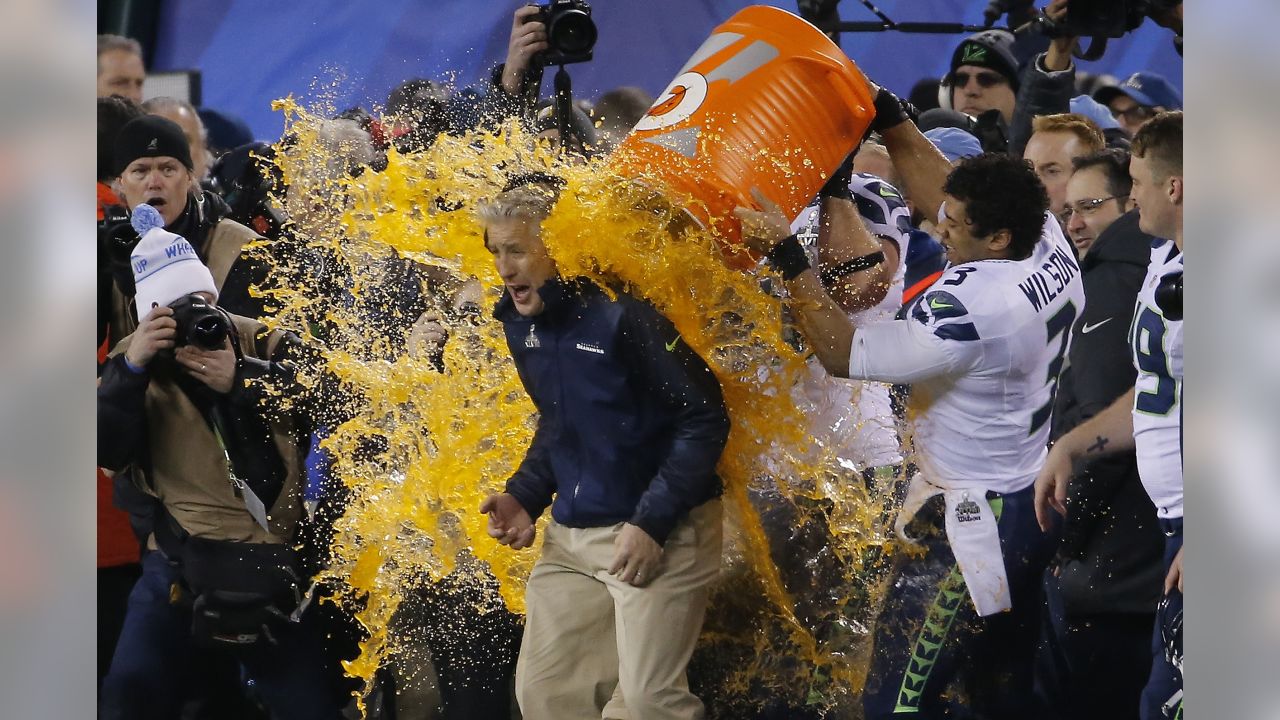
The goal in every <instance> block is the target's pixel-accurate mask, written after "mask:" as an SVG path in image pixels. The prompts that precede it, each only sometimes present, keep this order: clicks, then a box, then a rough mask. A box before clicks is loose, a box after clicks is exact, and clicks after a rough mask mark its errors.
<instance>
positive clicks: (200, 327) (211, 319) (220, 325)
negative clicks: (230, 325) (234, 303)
mask: <svg viewBox="0 0 1280 720" xmlns="http://www.w3.org/2000/svg"><path fill="white" fill-rule="evenodd" d="M226 339H227V321H226V320H225V319H223V317H222V316H221V315H217V314H212V315H205V316H204V317H202V318H200V319H198V320H196V321H195V322H194V323H192V325H191V344H192V345H197V346H199V347H202V348H204V349H206V350H217V349H219V348H221V347H222V342H223V341H224V340H226Z"/></svg>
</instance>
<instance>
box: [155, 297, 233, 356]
mask: <svg viewBox="0 0 1280 720" xmlns="http://www.w3.org/2000/svg"><path fill="white" fill-rule="evenodd" d="M169 307H171V308H173V320H174V322H176V323H177V324H178V331H177V336H176V337H175V339H174V346H175V347H182V346H183V345H195V346H196V347H198V348H202V349H205V350H220V349H222V344H223V342H225V341H226V339H227V334H228V333H230V332H231V323H230V321H228V320H227V318H226V316H225V315H223V314H222V311H220V310H218V309H217V308H216V307H214V306H212V305H210V304H209V303H207V302H205V299H204V298H202V297H200V296H199V295H196V294H194V293H193V294H191V295H186V296H183V297H180V298H178V299H177V300H174V301H173V302H171V303H169Z"/></svg>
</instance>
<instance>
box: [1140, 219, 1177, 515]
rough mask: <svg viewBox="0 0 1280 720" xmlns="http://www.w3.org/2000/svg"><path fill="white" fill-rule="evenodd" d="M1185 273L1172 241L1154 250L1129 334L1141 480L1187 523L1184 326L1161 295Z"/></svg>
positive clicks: (1162, 507)
mask: <svg viewBox="0 0 1280 720" xmlns="http://www.w3.org/2000/svg"><path fill="white" fill-rule="evenodd" d="M1180 272H1182V253H1181V252H1179V251H1178V248H1177V246H1176V245H1174V243H1173V242H1172V241H1163V242H1161V243H1160V244H1159V245H1156V246H1155V247H1153V248H1152V249H1151V264H1150V265H1148V266H1147V277H1146V279H1145V280H1144V281H1143V283H1142V289H1141V290H1139V291H1138V301H1137V305H1136V306H1135V308H1134V313H1133V323H1132V325H1130V328H1129V341H1130V344H1131V346H1132V348H1133V363H1134V365H1135V366H1136V367H1137V369H1138V379H1137V382H1136V384H1135V386H1134V389H1135V391H1136V392H1135V393H1134V398H1133V439H1134V443H1135V444H1136V448H1137V456H1138V475H1139V477H1141V478H1142V485H1143V487H1145V488H1146V490H1147V494H1148V495H1150V496H1151V502H1152V503H1154V504H1155V506H1156V513H1157V515H1159V516H1160V517H1162V518H1180V517H1182V321H1181V320H1170V319H1168V318H1166V317H1165V316H1164V313H1163V312H1161V311H1160V308H1159V307H1158V306H1157V305H1156V301H1155V292H1156V287H1158V286H1159V284H1160V281H1161V280H1162V279H1163V278H1164V277H1165V276H1167V275H1170V274H1174V273H1180Z"/></svg>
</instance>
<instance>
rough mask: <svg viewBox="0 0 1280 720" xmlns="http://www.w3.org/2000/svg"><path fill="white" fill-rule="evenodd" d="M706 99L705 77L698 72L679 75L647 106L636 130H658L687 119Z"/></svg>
mask: <svg viewBox="0 0 1280 720" xmlns="http://www.w3.org/2000/svg"><path fill="white" fill-rule="evenodd" d="M706 99H707V79H706V78H705V77H703V76H702V75H701V74H700V73H696V72H687V73H684V74H683V75H680V76H679V77H677V78H676V79H675V80H672V81H671V84H670V85H668V86H667V89H666V90H663V91H662V95H660V96H658V101H657V102H656V103H654V104H653V107H651V108H649V112H647V113H645V116H644V117H642V118H640V122H638V123H636V126H635V129H636V130H660V129H662V128H665V127H671V126H672V125H675V124H676V123H679V122H683V121H684V120H688V119H689V116H691V115H693V114H694V113H695V112H697V111H698V108H700V107H702V103H703V102H704V101H705V100H706Z"/></svg>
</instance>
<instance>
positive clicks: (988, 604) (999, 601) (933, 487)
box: [894, 473, 1013, 617]
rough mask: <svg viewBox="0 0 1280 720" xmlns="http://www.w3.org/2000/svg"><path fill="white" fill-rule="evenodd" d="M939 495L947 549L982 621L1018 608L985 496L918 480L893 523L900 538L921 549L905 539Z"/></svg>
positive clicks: (920, 476)
mask: <svg viewBox="0 0 1280 720" xmlns="http://www.w3.org/2000/svg"><path fill="white" fill-rule="evenodd" d="M934 495H942V496H943V498H944V499H945V500H946V505H947V515H946V518H947V519H946V531H947V543H948V544H949V545H950V546H951V552H952V554H953V555H955V558H956V564H957V565H959V566H960V574H961V575H963V576H964V584H965V585H966V586H967V587H968V588H969V597H971V598H972V599H973V606H974V608H976V609H977V611H978V615H980V616H983V617H985V616H987V615H994V614H996V613H998V612H1004V611H1005V610H1008V609H1010V608H1011V607H1013V603H1012V600H1011V599H1010V597H1009V579H1008V577H1007V576H1006V575H1005V570H1004V555H1003V553H1001V552H1000V532H999V529H998V528H997V527H996V516H995V513H994V512H992V510H991V505H990V504H989V503H987V497H986V495H987V493H986V491H985V490H983V489H981V488H950V487H944V486H942V485H939V484H937V483H934V482H930V481H929V480H927V479H926V478H925V476H924V474H923V473H921V474H917V475H916V476H915V477H913V478H912V479H911V483H910V485H908V486H907V498H906V501H905V502H904V503H903V505H902V511H901V512H899V513H898V520H897V522H895V523H894V530H895V531H896V532H897V533H898V537H900V538H902V539H903V540H906V541H907V542H909V543H912V544H916V542H917V541H916V540H915V539H914V538H912V537H910V536H908V535H907V533H906V528H907V523H909V522H910V521H911V518H913V517H915V515H916V513H917V512H919V511H920V508H921V507H922V506H924V504H925V502H926V501H927V500H928V499H929V498H931V497H933V496H934Z"/></svg>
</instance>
